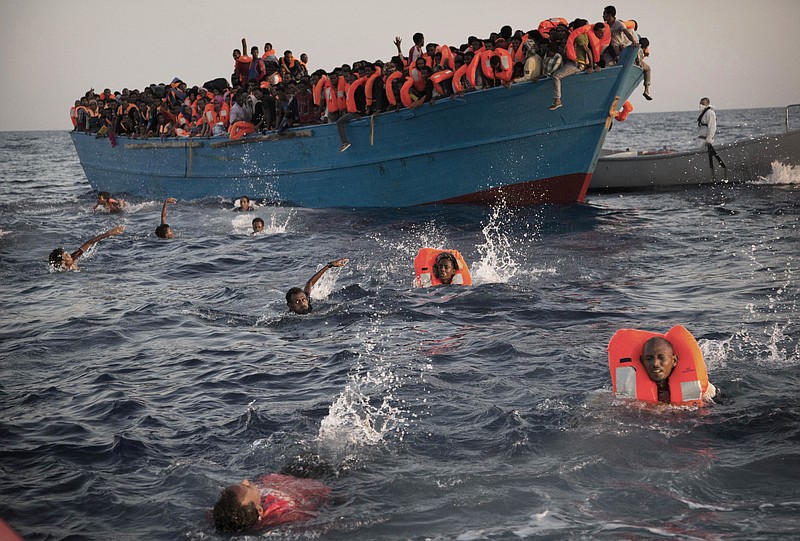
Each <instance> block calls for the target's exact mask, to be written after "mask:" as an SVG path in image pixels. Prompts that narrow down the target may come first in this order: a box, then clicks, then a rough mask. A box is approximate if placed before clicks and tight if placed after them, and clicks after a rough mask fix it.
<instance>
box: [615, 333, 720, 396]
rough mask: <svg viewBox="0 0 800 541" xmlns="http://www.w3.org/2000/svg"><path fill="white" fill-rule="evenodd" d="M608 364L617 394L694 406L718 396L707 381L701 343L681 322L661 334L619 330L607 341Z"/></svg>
mask: <svg viewBox="0 0 800 541" xmlns="http://www.w3.org/2000/svg"><path fill="white" fill-rule="evenodd" d="M608 363H609V369H610V371H611V383H612V386H613V389H614V394H615V395H616V396H618V397H624V398H635V399H637V400H643V401H645V402H651V403H665V404H673V405H696V406H702V405H704V404H707V403H709V402H713V401H714V400H715V399H717V398H721V392H720V391H719V390H718V389H717V388H716V387H715V386H714V385H713V384H712V383H710V382H709V381H708V373H707V371H706V364H705V361H704V360H703V354H702V352H701V351H700V346H698V345H697V341H696V340H695V339H694V337H693V336H692V334H691V333H690V332H689V331H687V330H686V329H685V328H684V327H682V326H680V325H677V326H675V327H673V328H671V329H670V330H669V331H668V332H667V333H666V334H664V335H662V334H657V333H651V332H647V331H640V330H636V329H620V330H619V331H617V332H616V333H615V334H614V336H613V337H612V338H611V341H610V342H609V344H608Z"/></svg>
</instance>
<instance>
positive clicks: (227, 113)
mask: <svg viewBox="0 0 800 541" xmlns="http://www.w3.org/2000/svg"><path fill="white" fill-rule="evenodd" d="M230 118H231V106H230V105H228V104H227V102H224V101H223V102H222V107H220V108H219V121H220V122H222V123H223V124H224V125H225V129H227V128H228V125H229V124H230V122H231V120H230Z"/></svg>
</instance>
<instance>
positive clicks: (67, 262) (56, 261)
mask: <svg viewBox="0 0 800 541" xmlns="http://www.w3.org/2000/svg"><path fill="white" fill-rule="evenodd" d="M123 231H125V226H124V225H118V226H117V227H115V228H114V229H111V230H109V231H106V232H105V233H102V234H100V235H97V236H96V237H94V238H93V239H90V240H87V241H86V242H84V243H83V244H82V245H81V247H80V248H78V249H77V250H75V251H74V252H72V253H71V254H70V253H68V252H67V251H66V250H64V248H56V249H55V250H53V251H52V252H50V258H49V259H50V265H52V266H53V268H54V269H56V270H78V258H79V257H81V256H82V255H83V254H84V253H85V252H86V250H88V249H89V248H91V247H92V246H94V245H95V244H97V243H98V242H100V241H101V240H103V239H107V238H108V237H113V236H115V235H119V234H120V233H122V232H123Z"/></svg>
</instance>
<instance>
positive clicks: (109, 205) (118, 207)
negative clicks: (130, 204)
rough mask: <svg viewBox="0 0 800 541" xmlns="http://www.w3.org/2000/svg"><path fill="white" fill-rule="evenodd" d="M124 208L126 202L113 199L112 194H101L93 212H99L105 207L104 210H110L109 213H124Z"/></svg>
mask: <svg viewBox="0 0 800 541" xmlns="http://www.w3.org/2000/svg"><path fill="white" fill-rule="evenodd" d="M124 206H125V201H123V200H122V199H120V200H119V201H117V200H116V199H112V198H111V194H110V193H108V192H100V193H99V194H97V203H96V204H95V206H94V208H93V209H92V210H97V209H98V208H99V207H103V208H104V209H106V210H108V212H122V207H124Z"/></svg>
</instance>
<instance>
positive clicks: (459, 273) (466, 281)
mask: <svg viewBox="0 0 800 541" xmlns="http://www.w3.org/2000/svg"><path fill="white" fill-rule="evenodd" d="M414 273H415V275H416V277H415V278H414V287H430V286H438V285H455V284H457V285H465V286H469V285H472V276H471V275H470V273H469V268H467V263H466V262H465V261H464V258H463V257H462V256H461V254H460V253H459V252H458V250H437V249H435V248H421V249H420V251H419V252H418V253H417V256H416V257H415V258H414Z"/></svg>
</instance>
